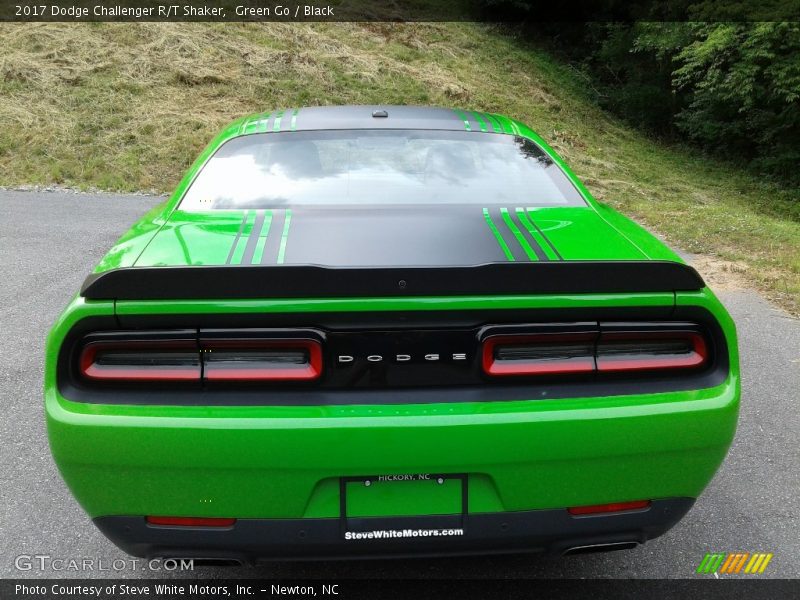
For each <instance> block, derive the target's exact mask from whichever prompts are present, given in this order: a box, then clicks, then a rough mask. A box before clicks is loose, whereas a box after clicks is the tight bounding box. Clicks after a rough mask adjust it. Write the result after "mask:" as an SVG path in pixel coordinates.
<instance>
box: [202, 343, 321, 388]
mask: <svg viewBox="0 0 800 600" xmlns="http://www.w3.org/2000/svg"><path fill="white" fill-rule="evenodd" d="M201 346H202V350H203V378H204V379H207V380H209V381H275V380H278V381H302V380H313V379H317V378H318V377H319V376H320V375H321V374H322V345H321V344H320V343H319V342H318V341H316V340H311V339H275V340H210V341H208V342H201Z"/></svg>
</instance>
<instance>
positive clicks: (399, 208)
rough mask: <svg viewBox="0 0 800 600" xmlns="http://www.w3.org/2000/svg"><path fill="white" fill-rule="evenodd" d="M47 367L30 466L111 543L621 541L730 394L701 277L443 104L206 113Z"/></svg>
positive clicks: (340, 549) (520, 137)
mask: <svg viewBox="0 0 800 600" xmlns="http://www.w3.org/2000/svg"><path fill="white" fill-rule="evenodd" d="M46 360H47V364H46V375H45V403H46V414H47V426H48V431H49V438H50V445H51V447H52V452H53V455H54V457H55V460H56V463H57V464H58V467H59V469H60V471H61V473H62V475H63V477H64V479H65V480H66V482H67V485H68V486H69V488H70V489H71V491H72V493H73V494H74V495H75V497H76V498H77V500H78V502H79V503H80V504H81V506H82V507H83V508H84V509H85V510H86V512H87V513H88V514H89V516H90V517H91V518H92V519H93V521H94V523H95V524H96V525H97V527H99V528H100V530H101V531H102V532H103V533H104V534H105V535H106V536H108V537H109V538H110V539H111V540H113V541H114V542H115V543H116V544H117V545H118V546H119V547H121V548H122V549H124V550H125V551H127V552H129V553H130V554H133V555H137V556H153V557H182V558H198V559H199V558H208V559H215V560H230V561H242V562H252V561H255V560H258V559H273V558H307V557H309V558H310V557H337V556H338V557H357V556H387V555H393V554H403V555H407V554H447V553H488V552H514V551H545V552H554V553H564V552H577V551H585V550H593V549H615V548H626V547H632V546H635V545H636V544H640V543H642V542H645V541H646V540H648V539H651V538H654V537H656V536H658V535H660V534H662V533H664V532H665V531H667V530H668V529H669V528H670V527H671V526H673V525H674V524H675V523H676V522H678V520H680V519H681V517H683V515H685V514H686V512H687V511H688V510H689V508H690V507H691V506H692V503H693V502H694V501H695V499H696V498H697V497H698V496H699V495H700V493H701V492H702V491H703V489H704V487H705V486H706V485H707V484H708V482H709V481H710V480H711V478H712V477H713V475H714V473H715V471H716V469H717V468H718V467H719V465H720V463H721V462H722V460H723V458H724V457H725V454H726V452H727V450H728V447H729V445H730V443H731V440H732V438H733V435H734V430H735V428H736V420H737V413H738V408H739V362H738V355H737V347H736V334H735V330H734V325H733V323H732V321H731V318H730V317H729V316H728V314H727V312H726V311H725V309H724V308H723V307H722V305H721V304H720V303H719V301H718V300H717V299H716V297H715V296H714V295H713V294H712V292H711V291H710V290H709V289H708V288H707V287H706V285H705V284H704V283H703V280H702V279H701V278H700V276H699V275H698V274H697V273H696V272H695V271H694V270H693V269H692V268H691V267H689V266H687V265H685V264H684V263H683V262H682V261H681V259H680V258H679V257H678V256H677V255H676V254H675V253H673V252H672V251H671V250H669V249H668V248H667V247H665V246H664V245H663V244H662V243H661V242H659V241H658V240H657V239H656V238H654V237H653V236H652V235H650V234H649V233H647V232H646V231H644V230H643V229H642V228H641V227H639V226H638V225H636V224H635V223H633V222H631V221H630V220H628V219H627V218H625V217H623V216H621V215H620V214H618V213H617V212H615V211H614V210H612V209H610V208H609V207H607V206H605V205H603V204H601V203H599V202H597V201H596V200H594V199H593V198H592V197H591V196H590V194H589V193H588V192H587V190H586V189H585V188H584V187H583V185H581V183H580V182H579V181H578V180H577V178H576V177H575V175H573V174H572V173H571V172H570V170H569V169H568V168H567V167H566V165H564V163H563V162H562V161H561V159H560V158H559V157H558V156H556V154H555V153H554V152H553V151H552V149H550V148H549V147H548V146H547V144H546V143H545V142H544V141H543V140H542V139H541V138H540V137H539V136H538V135H536V134H535V133H534V132H533V131H531V130H530V129H529V128H527V127H526V126H525V125H523V124H522V123H519V122H517V121H515V120H512V119H510V118H507V117H504V116H501V115H496V114H487V113H481V112H467V111H460V110H450V109H444V108H414V107H404V106H348V107H320V108H301V109H288V110H279V111H276V112H273V113H269V114H261V115H253V116H250V117H247V118H243V119H240V120H238V121H236V122H234V123H232V124H231V125H229V126H228V127H227V128H226V129H225V130H224V131H223V132H222V133H221V134H220V135H219V136H218V137H217V138H216V139H214V140H213V141H212V142H211V144H210V145H209V146H208V147H207V148H206V150H205V151H204V152H203V153H202V154H201V155H200V157H199V158H198V159H197V161H196V162H195V163H194V165H193V166H192V167H191V169H190V170H189V171H188V173H187V174H186V176H185V177H184V179H183V180H182V181H181V183H180V184H179V186H178V188H177V190H176V191H175V193H174V194H173V195H172V197H171V198H170V199H169V200H168V201H167V202H166V203H165V204H163V205H161V206H159V207H158V208H156V209H155V210H153V211H152V212H150V213H149V214H147V215H146V216H145V217H144V218H143V219H142V220H141V221H139V222H138V223H136V224H135V225H134V226H133V227H132V228H131V229H130V231H128V232H127V233H126V234H125V235H124V236H123V237H122V238H121V239H120V240H119V242H118V243H117V244H116V245H115V246H114V247H113V248H112V249H111V250H110V251H109V252H108V254H107V255H106V256H105V257H104V258H103V259H102V261H101V262H100V264H99V265H98V266H97V267H96V269H95V270H94V272H93V273H92V274H91V275H90V276H89V277H88V278H87V280H86V281H85V283H84V284H83V287H82V289H81V290H80V293H79V294H78V295H77V296H76V297H75V298H74V299H73V300H72V302H71V303H70V305H69V306H68V307H67V309H66V310H65V311H64V313H63V314H62V315H61V317H60V318H59V319H58V321H57V322H56V323H55V325H54V327H53V329H52V332H51V333H50V336H49V338H48V344H47V359H46Z"/></svg>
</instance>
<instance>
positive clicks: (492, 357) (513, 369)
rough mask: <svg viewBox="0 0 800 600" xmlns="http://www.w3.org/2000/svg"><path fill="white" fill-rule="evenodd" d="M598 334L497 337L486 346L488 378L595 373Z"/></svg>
mask: <svg viewBox="0 0 800 600" xmlns="http://www.w3.org/2000/svg"><path fill="white" fill-rule="evenodd" d="M596 337H597V334H596V333H564V334H562V333H555V334H551V333H544V334H532V335H527V334H520V335H497V336H491V337H488V338H486V340H484V342H483V370H484V372H486V373H487V374H488V375H500V376H502V375H559V374H576V373H591V372H592V371H594V340H595V338H596Z"/></svg>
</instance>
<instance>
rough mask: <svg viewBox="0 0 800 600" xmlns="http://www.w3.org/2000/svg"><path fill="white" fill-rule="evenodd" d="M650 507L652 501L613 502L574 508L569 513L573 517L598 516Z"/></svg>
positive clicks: (569, 509)
mask: <svg viewBox="0 0 800 600" xmlns="http://www.w3.org/2000/svg"><path fill="white" fill-rule="evenodd" d="M649 507H650V500H634V501H633V502H611V503H610V504H594V505H592V506H573V507H571V508H568V509H567V511H568V512H569V514H571V515H598V514H603V513H615V512H625V511H628V510H644V509H645V508H649Z"/></svg>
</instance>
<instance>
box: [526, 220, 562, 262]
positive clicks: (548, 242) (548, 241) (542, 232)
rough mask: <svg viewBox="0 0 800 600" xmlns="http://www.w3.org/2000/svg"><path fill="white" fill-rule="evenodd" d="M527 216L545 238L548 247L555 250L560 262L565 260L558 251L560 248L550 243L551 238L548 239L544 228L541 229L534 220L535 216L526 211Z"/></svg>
mask: <svg viewBox="0 0 800 600" xmlns="http://www.w3.org/2000/svg"><path fill="white" fill-rule="evenodd" d="M525 214H527V215H528V220H529V221H530V222H531V223H533V226H534V227H536V231H538V232H539V235H541V236H542V238H544V241H545V242H547V245H548V246H550V248H552V249H553V252H555V253H556V256H557V257H558V260H564V257H563V256H561V253H560V252H559V251H558V248H556V246H555V244H554V243H553V242H551V241H550V238H549V237H547V236H546V235H545V233H544V231H542V228H541V227H539V225H538V224H537V223H536V219H534V218H533V216H532V215H531V213H530V212H528V211H527V210H526V211H525Z"/></svg>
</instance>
